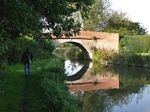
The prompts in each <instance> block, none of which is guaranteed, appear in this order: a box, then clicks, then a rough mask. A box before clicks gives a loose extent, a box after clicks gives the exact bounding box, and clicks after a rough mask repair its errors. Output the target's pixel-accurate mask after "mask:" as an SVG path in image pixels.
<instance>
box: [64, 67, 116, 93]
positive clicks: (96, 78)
mask: <svg viewBox="0 0 150 112" xmlns="http://www.w3.org/2000/svg"><path fill="white" fill-rule="evenodd" d="M74 77H75V75H74ZM66 83H67V85H68V88H69V90H70V91H74V92H77V91H92V90H100V89H102V90H106V89H118V88H119V75H118V74H113V73H111V72H105V73H101V74H94V75H92V71H91V68H89V69H88V70H87V71H86V72H85V74H84V75H83V76H82V77H81V78H80V79H78V80H72V81H66Z"/></svg>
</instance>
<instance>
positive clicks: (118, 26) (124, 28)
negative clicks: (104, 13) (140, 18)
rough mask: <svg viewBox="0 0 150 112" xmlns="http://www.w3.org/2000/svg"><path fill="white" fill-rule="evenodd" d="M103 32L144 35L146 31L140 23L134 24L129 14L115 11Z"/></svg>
mask: <svg viewBox="0 0 150 112" xmlns="http://www.w3.org/2000/svg"><path fill="white" fill-rule="evenodd" d="M103 31H106V32H113V33H119V34H120V35H121V36H123V35H144V34H146V33H147V32H146V29H145V28H144V27H142V26H141V24H140V23H139V22H132V21H131V20H129V19H128V17H127V14H126V13H123V12H117V11H113V12H112V13H111V16H110V17H109V19H108V22H107V26H106V27H105V28H104V30H103Z"/></svg>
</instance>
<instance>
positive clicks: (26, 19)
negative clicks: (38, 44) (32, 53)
mask: <svg viewBox="0 0 150 112" xmlns="http://www.w3.org/2000/svg"><path fill="white" fill-rule="evenodd" d="M93 1H94V0H86V1H85V0H1V2H0V14H1V16H0V44H1V47H0V51H1V54H0V58H1V57H2V56H3V55H4V54H5V53H6V52H7V51H8V50H9V49H11V48H12V46H9V45H8V44H9V40H10V41H11V43H15V40H16V39H17V38H18V37H20V36H22V35H36V37H38V34H39V33H40V32H41V29H42V28H43V27H46V28H47V29H51V30H52V31H53V32H52V33H53V34H54V35H56V36H57V37H58V36H59V35H60V28H61V30H67V31H69V30H71V29H72V28H74V29H75V26H79V25H78V24H77V23H76V24H75V23H74V20H73V18H72V17H71V14H72V13H73V12H76V11H78V10H79V11H81V13H82V15H83V16H85V15H86V14H87V11H88V9H89V8H90V7H89V6H90V5H91V4H92V3H93ZM42 19H45V20H46V21H45V22H42V21H41V20H42ZM66 23H68V24H66ZM59 26H60V27H59ZM22 37H23V36H22ZM6 48H7V49H6ZM4 49H5V50H4Z"/></svg>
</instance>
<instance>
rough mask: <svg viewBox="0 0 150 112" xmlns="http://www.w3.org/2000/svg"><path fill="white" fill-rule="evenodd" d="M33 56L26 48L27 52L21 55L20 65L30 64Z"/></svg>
mask: <svg viewBox="0 0 150 112" xmlns="http://www.w3.org/2000/svg"><path fill="white" fill-rule="evenodd" d="M32 58H33V55H32V53H31V52H30V51H29V49H28V48H27V50H26V51H25V52H24V53H23V54H22V58H21V63H23V64H30V62H31V61H32Z"/></svg>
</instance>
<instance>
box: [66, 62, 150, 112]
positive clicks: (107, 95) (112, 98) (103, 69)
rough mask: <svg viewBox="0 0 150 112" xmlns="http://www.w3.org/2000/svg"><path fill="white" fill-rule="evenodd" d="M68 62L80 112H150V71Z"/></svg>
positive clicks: (72, 88)
mask: <svg viewBox="0 0 150 112" xmlns="http://www.w3.org/2000/svg"><path fill="white" fill-rule="evenodd" d="M86 64H89V65H88V66H87V65H86V66H85V65H84V63H79V62H71V61H70V60H67V61H66V62H65V71H66V72H65V73H66V74H67V76H68V77H69V78H68V79H69V80H68V81H66V83H67V86H68V88H69V91H70V93H71V94H72V95H73V96H74V97H75V98H76V99H77V100H78V101H79V102H80V107H81V112H150V70H149V69H142V68H133V67H123V66H102V65H100V64H93V63H86Z"/></svg>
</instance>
